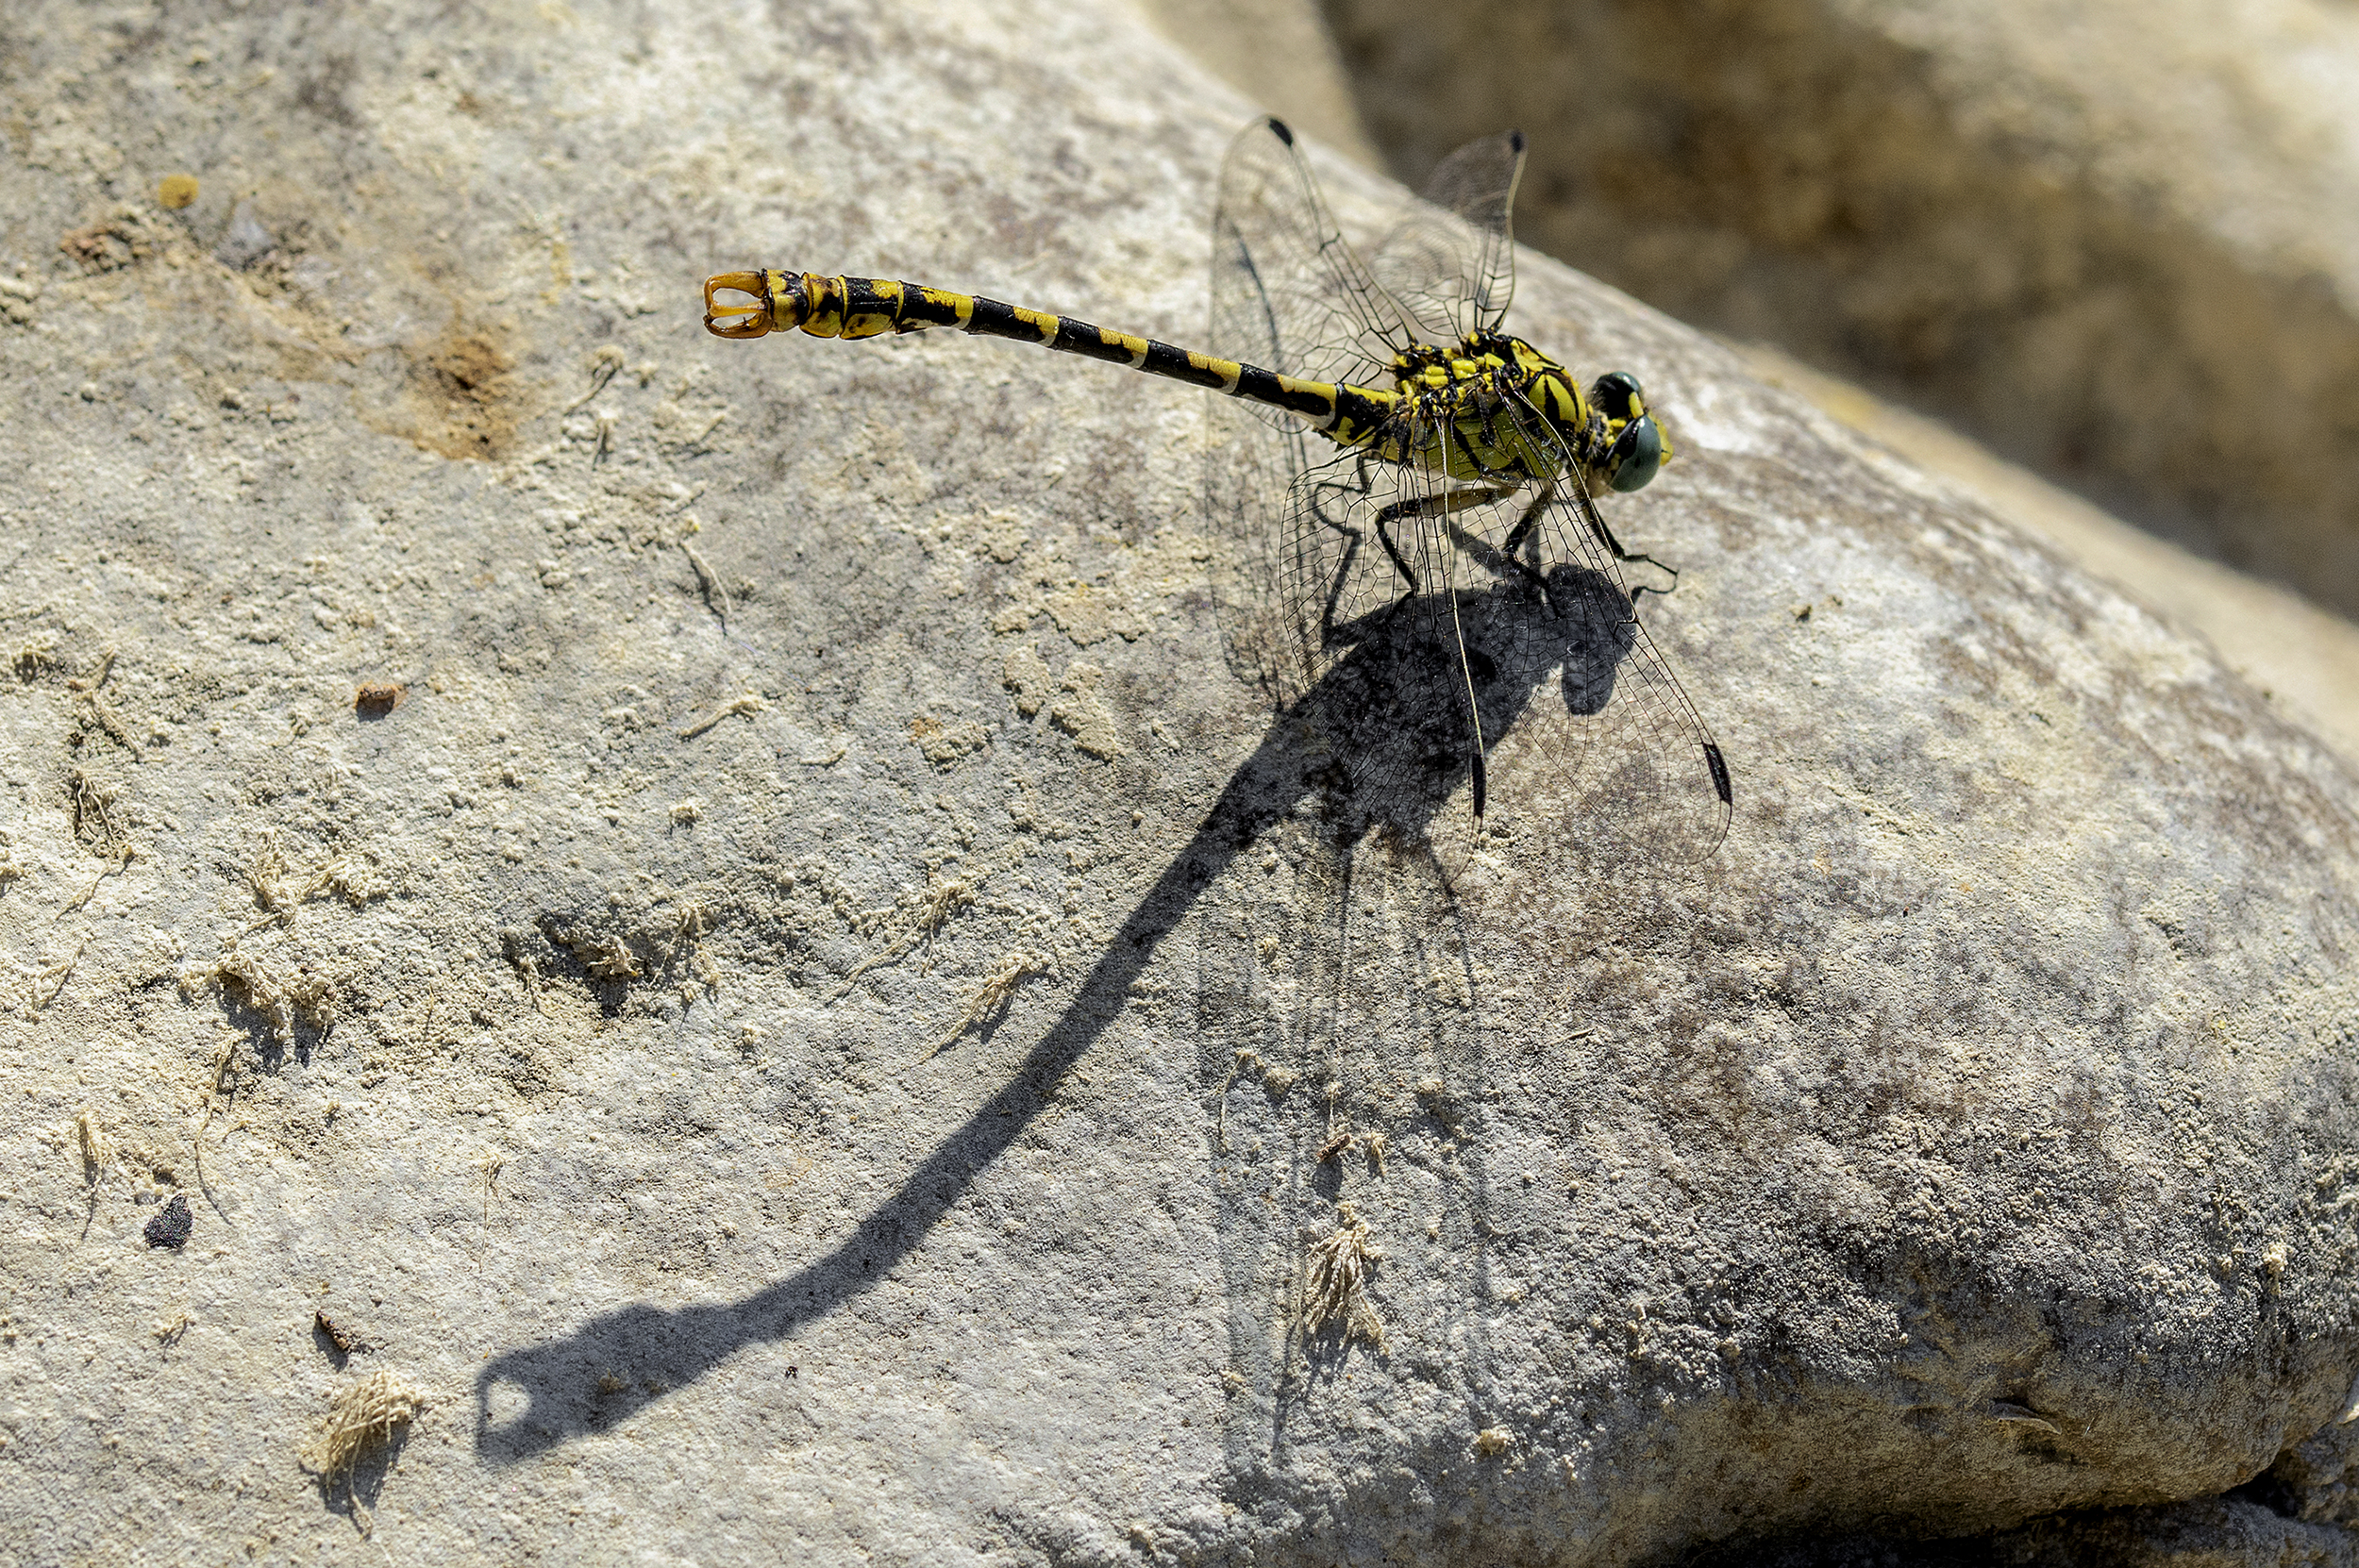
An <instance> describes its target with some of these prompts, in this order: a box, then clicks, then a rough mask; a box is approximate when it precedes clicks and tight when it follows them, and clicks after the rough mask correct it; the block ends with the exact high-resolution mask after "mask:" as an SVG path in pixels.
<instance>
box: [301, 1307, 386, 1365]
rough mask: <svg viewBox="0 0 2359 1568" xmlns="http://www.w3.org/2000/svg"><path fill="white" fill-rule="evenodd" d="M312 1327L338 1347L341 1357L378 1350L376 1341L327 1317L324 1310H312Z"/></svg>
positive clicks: (337, 1350) (337, 1351) (328, 1341)
mask: <svg viewBox="0 0 2359 1568" xmlns="http://www.w3.org/2000/svg"><path fill="white" fill-rule="evenodd" d="M311 1326H312V1327H314V1328H316V1329H318V1330H319V1331H320V1333H321V1334H322V1335H324V1336H326V1340H327V1343H329V1344H332V1345H334V1346H335V1347H336V1353H337V1354H338V1355H340V1356H350V1355H352V1354H354V1353H355V1352H356V1351H362V1350H375V1349H376V1341H374V1340H371V1339H369V1338H367V1337H366V1336H364V1335H362V1334H360V1333H358V1332H356V1331H354V1330H353V1329H351V1328H347V1327H345V1326H343V1325H342V1324H340V1323H338V1322H337V1321H336V1320H335V1319H333V1318H331V1317H329V1316H328V1315H327V1312H326V1309H324V1308H315V1309H313V1310H312V1312H311Z"/></svg>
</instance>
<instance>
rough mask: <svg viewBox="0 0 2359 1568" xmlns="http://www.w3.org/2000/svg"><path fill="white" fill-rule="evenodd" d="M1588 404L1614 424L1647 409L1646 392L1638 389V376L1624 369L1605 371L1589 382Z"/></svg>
mask: <svg viewBox="0 0 2359 1568" xmlns="http://www.w3.org/2000/svg"><path fill="white" fill-rule="evenodd" d="M1589 406H1590V407H1591V408H1592V409H1596V410H1597V411H1598V412H1599V413H1601V414H1603V415H1604V416H1605V417H1606V418H1607V419H1609V420H1611V421H1612V422H1613V423H1614V424H1616V425H1619V424H1621V423H1622V422H1623V421H1624V420H1627V419H1629V418H1630V417H1631V416H1632V415H1633V414H1641V413H1644V412H1646V411H1647V400H1646V394H1645V393H1643V392H1640V391H1639V390H1638V377H1636V376H1635V375H1631V373H1630V372H1628V371H1626V370H1610V371H1607V372H1606V373H1605V374H1604V375H1600V376H1598V378H1597V380H1595V381H1593V382H1591V383H1590V386H1589Z"/></svg>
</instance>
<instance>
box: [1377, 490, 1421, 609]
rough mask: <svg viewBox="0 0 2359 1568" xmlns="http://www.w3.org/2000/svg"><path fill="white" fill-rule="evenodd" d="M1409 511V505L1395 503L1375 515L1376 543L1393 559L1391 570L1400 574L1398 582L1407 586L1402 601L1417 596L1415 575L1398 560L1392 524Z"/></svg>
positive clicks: (1407, 565)
mask: <svg viewBox="0 0 2359 1568" xmlns="http://www.w3.org/2000/svg"><path fill="white" fill-rule="evenodd" d="M1410 509H1411V507H1410V503H1408V502H1406V501H1397V502H1395V503H1394V504H1393V505H1391V506H1389V507H1386V508H1385V509H1383V510H1382V511H1380V512H1378V513H1377V514H1376V537H1377V542H1379V543H1380V544H1382V545H1383V546H1384V553H1385V554H1386V555H1388V556H1390V557H1392V558H1393V570H1394V571H1396V572H1398V573H1399V574H1400V580H1401V581H1403V582H1405V583H1407V584H1408V585H1409V592H1406V593H1404V594H1402V595H1401V597H1402V598H1404V599H1414V598H1415V597H1416V596H1417V575H1416V574H1415V573H1414V572H1412V571H1411V570H1409V563H1408V562H1407V561H1405V560H1403V559H1400V546H1398V545H1397V544H1395V543H1394V542H1393V529H1392V524H1393V520H1394V519H1395V518H1397V517H1399V516H1402V515H1404V514H1406V513H1407V512H1408V511H1409V510H1410Z"/></svg>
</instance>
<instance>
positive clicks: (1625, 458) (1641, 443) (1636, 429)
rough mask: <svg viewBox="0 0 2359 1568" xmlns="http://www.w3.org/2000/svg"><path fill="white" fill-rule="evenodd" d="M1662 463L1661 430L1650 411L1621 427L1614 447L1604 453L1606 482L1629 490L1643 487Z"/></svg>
mask: <svg viewBox="0 0 2359 1568" xmlns="http://www.w3.org/2000/svg"><path fill="white" fill-rule="evenodd" d="M1662 467H1663V432H1662V430H1660V429H1659V428H1657V427H1656V425H1655V422H1654V417H1653V416H1652V415H1651V414H1641V415H1639V416H1638V417H1637V418H1636V419H1634V420H1632V421H1631V422H1630V424H1628V425H1624V426H1623V427H1622V433H1621V434H1620V435H1619V436H1617V437H1615V438H1614V449H1613V450H1612V451H1610V452H1608V453H1607V454H1606V455H1605V463H1604V468H1605V471H1606V473H1607V474H1608V475H1610V477H1609V479H1608V480H1607V482H1608V483H1610V484H1611V485H1613V487H1614V489H1615V490H1617V491H1620V492H1623V493H1624V494H1628V493H1629V492H1631V491H1633V490H1644V489H1646V488H1647V485H1648V481H1649V480H1651V479H1652V478H1653V477H1654V476H1655V475H1656V473H1657V472H1658V471H1659V470H1661V468H1662Z"/></svg>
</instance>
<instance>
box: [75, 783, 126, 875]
mask: <svg viewBox="0 0 2359 1568" xmlns="http://www.w3.org/2000/svg"><path fill="white" fill-rule="evenodd" d="M120 793H121V792H120V791H119V790H117V789H116V788H115V787H114V786H113V785H112V784H109V783H108V782H106V781H105V780H104V779H102V778H99V777H98V776H96V775H94V774H90V773H85V772H84V771H83V770H82V769H80V768H75V770H73V772H72V773H70V774H68V775H67V776H66V794H67V798H68V800H69V801H70V802H71V803H72V805H73V808H74V836H75V838H76V839H78V840H80V841H81V842H84V843H87V844H91V845H92V846H94V847H96V848H98V849H102V850H105V851H107V852H108V853H109V854H111V853H113V852H114V851H115V850H118V849H120V848H122V847H123V842H124V833H123V823H122V821H121V819H120V817H119V816H118V815H117V813H116V811H115V798H116V796H117V795H118V794H120Z"/></svg>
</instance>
